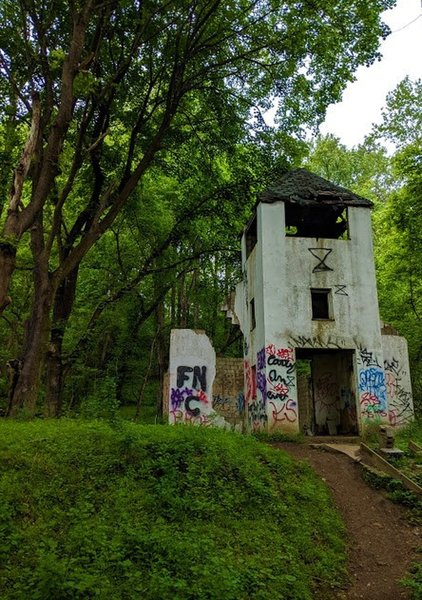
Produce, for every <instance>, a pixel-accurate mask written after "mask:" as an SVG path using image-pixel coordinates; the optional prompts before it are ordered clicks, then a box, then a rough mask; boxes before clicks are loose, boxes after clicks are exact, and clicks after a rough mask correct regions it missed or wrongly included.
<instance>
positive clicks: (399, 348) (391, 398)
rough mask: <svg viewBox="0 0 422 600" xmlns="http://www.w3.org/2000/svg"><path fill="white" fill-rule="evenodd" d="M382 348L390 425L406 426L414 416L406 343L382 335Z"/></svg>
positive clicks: (390, 336) (398, 337)
mask: <svg viewBox="0 0 422 600" xmlns="http://www.w3.org/2000/svg"><path fill="white" fill-rule="evenodd" d="M382 348H383V354H384V372H385V385H386V388H387V398H388V410H389V416H390V423H391V425H398V426H400V425H406V423H408V422H409V421H411V420H412V419H413V416H414V411H413V399H412V383H411V381H410V371H409V356H408V352H407V342H406V340H405V339H404V338H403V337H401V336H398V335H383V336H382Z"/></svg>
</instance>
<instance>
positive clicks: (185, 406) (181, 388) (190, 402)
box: [169, 365, 212, 425]
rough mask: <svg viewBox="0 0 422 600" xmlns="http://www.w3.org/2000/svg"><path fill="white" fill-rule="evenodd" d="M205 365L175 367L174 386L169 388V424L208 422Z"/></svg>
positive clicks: (208, 408)
mask: <svg viewBox="0 0 422 600" xmlns="http://www.w3.org/2000/svg"><path fill="white" fill-rule="evenodd" d="M206 390H207V367H206V366H194V367H189V366H185V365H181V366H179V367H177V372H176V387H174V388H171V390H170V406H169V420H170V423H171V424H176V423H191V424H197V425H207V424H209V423H210V414H207V413H210V409H211V408H212V407H210V405H209V400H208V397H207V394H206Z"/></svg>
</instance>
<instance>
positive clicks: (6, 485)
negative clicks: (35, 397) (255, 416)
mask: <svg viewBox="0 0 422 600" xmlns="http://www.w3.org/2000/svg"><path fill="white" fill-rule="evenodd" d="M0 430H1V435H0V464H1V465H2V478H1V482H0V494H1V498H2V501H1V503H0V507H1V508H0V529H1V537H2V544H1V549H0V552H1V556H0V565H1V566H0V582H1V583H0V586H1V589H2V598H4V599H5V600H6V599H12V598H13V599H21V598H31V599H37V598H39V599H45V598H49V599H54V598H57V599H59V598H60V599H66V598H72V599H74V598H94V597H95V598H110V599H118V598H140V597H141V598H144V599H146V600H147V599H151V600H153V599H154V600H156V599H157V598H160V600H165V599H167V598H168V599H170V598H171V599H183V600H185V599H186V600H187V599H192V600H201V599H210V600H211V599H215V600H217V599H218V600H220V599H221V598H225V599H232V600H241V599H245V600H246V599H249V598H252V599H260V600H265V599H268V600H269V599H275V598H280V599H296V600H306V599H309V600H310V599H311V598H315V597H318V598H321V599H322V598H332V597H333V593H334V590H335V589H336V588H337V587H338V586H339V585H341V583H342V582H343V581H344V546H343V542H342V534H343V526H342V524H341V523H340V521H339V518H338V516H337V515H336V513H335V512H334V511H333V509H332V507H331V504H330V499H329V495H328V492H327V490H326V489H325V487H324V486H323V485H322V483H320V482H319V481H318V480H317V478H316V477H315V475H314V474H313V472H312V471H311V469H310V467H309V466H307V465H305V464H302V463H297V462H295V461H294V460H293V459H291V458H290V457H288V456H287V455H286V454H285V453H283V452H282V451H279V450H274V449H272V448H269V447H267V446H265V445H263V444H260V443H258V442H256V441H255V440H253V439H251V438H249V439H248V438H244V437H241V436H238V435H236V434H229V433H227V432H222V431H216V430H210V429H207V430H203V429H197V428H188V427H180V428H177V427H173V428H170V427H164V426H161V427H152V426H151V427H145V426H143V427H140V426H135V425H131V424H124V425H123V424H121V423H119V424H117V425H116V426H115V427H114V428H113V427H110V426H109V425H106V424H105V423H98V422H79V421H67V420H62V421H61V422H45V421H44V422H31V423H16V422H2V423H0Z"/></svg>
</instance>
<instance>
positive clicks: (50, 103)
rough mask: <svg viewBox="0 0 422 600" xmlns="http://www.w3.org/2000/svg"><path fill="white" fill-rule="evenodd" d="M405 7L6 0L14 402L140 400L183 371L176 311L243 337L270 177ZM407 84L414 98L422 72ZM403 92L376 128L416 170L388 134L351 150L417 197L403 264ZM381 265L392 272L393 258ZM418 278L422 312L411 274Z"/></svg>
mask: <svg viewBox="0 0 422 600" xmlns="http://www.w3.org/2000/svg"><path fill="white" fill-rule="evenodd" d="M393 5H394V2H393V0H377V1H375V2H371V4H370V6H368V3H367V2H366V1H363V0H339V1H337V2H335V3H333V2H332V1H331V0H320V1H318V2H310V1H309V2H308V1H303V2H283V3H278V2H272V1H270V0H230V1H229V2H227V1H225V2H222V1H220V0H214V1H212V2H209V1H205V0H177V1H175V0H169V1H167V2H166V1H163V2H158V3H157V2H150V1H148V0H146V1H142V0H139V1H136V0H112V1H104V0H85V1H83V2H82V1H77V0H73V1H70V2H65V1H63V0H54V1H49V2H46V1H44V0H33V1H31V2H29V1H27V0H18V1H16V0H13V1H12V0H4V1H3V2H2V4H1V6H0V17H1V20H2V23H3V24H4V25H3V27H2V30H1V32H0V48H1V50H0V71H1V75H2V77H1V83H0V138H1V140H2V144H1V149H0V152H1V154H0V160H1V165H2V168H1V173H0V191H1V193H0V198H1V200H0V207H1V209H2V213H1V227H2V233H1V238H0V310H1V312H2V319H1V323H0V335H1V338H2V346H1V348H2V349H1V357H0V358H1V362H2V372H3V375H4V378H3V380H2V388H1V390H0V391H1V394H2V403H3V409H2V410H3V413H4V414H6V413H7V414H10V415H15V414H18V413H20V412H22V411H23V412H25V413H28V414H34V413H35V412H43V411H45V412H46V413H47V414H49V415H59V414H61V413H62V412H63V411H68V410H72V411H81V412H84V411H86V412H88V413H92V414H97V413H98V412H99V411H100V412H101V411H108V410H110V411H113V410H114V409H115V407H116V406H117V405H118V404H119V403H120V404H129V403H131V404H133V405H136V406H137V412H138V414H139V410H140V407H141V403H142V401H143V398H144V397H145V395H147V396H148V394H149V395H150V396H151V397H152V396H154V397H155V394H156V388H155V387H154V385H156V384H151V383H150V382H158V381H160V378H161V376H162V373H163V371H164V369H165V368H166V355H167V340H168V333H169V330H170V328H171V327H172V326H188V327H201V328H204V329H206V330H207V332H208V333H209V334H210V335H211V337H212V338H213V340H214V343H215V346H216V349H217V350H218V351H219V352H223V353H233V354H236V353H239V351H240V337H239V333H238V332H236V331H235V330H233V329H232V328H231V326H230V324H229V323H228V322H227V321H225V320H224V316H223V315H222V314H221V313H220V306H221V304H222V301H223V299H224V296H225V295H226V294H227V293H228V292H229V291H230V290H231V288H232V286H233V284H234V283H235V282H236V280H237V279H238V277H239V266H240V265H239V247H238V238H237V235H238V234H239V233H240V231H241V230H242V228H243V226H244V225H245V223H246V221H247V219H248V215H249V210H250V207H251V206H252V205H253V202H254V199H255V195H256V192H257V191H258V190H260V189H262V188H263V187H264V186H265V185H266V184H267V183H268V182H269V181H271V180H273V179H274V178H275V177H276V176H277V174H278V173H280V172H282V171H284V170H285V169H286V168H288V167H289V166H291V165H298V164H300V162H301V161H302V160H303V158H304V157H305V156H306V154H307V153H308V152H309V149H308V148H307V145H306V144H305V142H304V135H305V131H306V130H309V128H314V127H316V126H317V124H318V123H319V122H320V121H321V120H322V119H323V116H324V112H325V109H326V107H327V106H328V105H329V104H330V103H332V102H335V101H337V100H339V99H340V97H341V93H342V90H343V89H344V87H345V85H346V84H347V82H348V81H350V80H352V79H353V73H354V71H355V70H356V68H357V67H358V66H359V65H361V64H370V63H371V62H373V61H374V60H376V59H377V58H379V55H378V50H377V48H378V44H379V40H380V37H384V36H386V35H388V28H387V27H386V26H385V24H383V23H382V22H381V19H380V15H381V13H382V11H383V10H385V9H386V8H389V7H391V6H393ZM403 86H404V87H403V90H402V92H403V94H404V96H405V97H407V99H408V102H407V104H406V106H410V103H411V102H412V101H413V100H412V97H413V96H412V94H413V93H416V92H417V89H418V88H417V87H415V88H414V87H413V86H412V84H411V82H407V83H404V84H403ZM406 86H407V88H406ZM406 90H407V91H406ZM419 93H420V90H419ZM396 96H397V94H396ZM391 102H393V99H392V100H391ZM397 102H398V104H397ZM397 102H396V106H395V108H394V106H393V104H394V103H390V104H391V105H390V106H389V107H387V113H386V117H385V120H384V127H385V129H384V130H382V131H381V130H380V131H379V132H378V133H377V135H378V136H381V135H383V136H386V135H387V134H388V135H391V136H393V137H394V136H396V138H397V140H396V142H397V144H398V148H399V150H398V153H397V156H396V157H395V158H394V161H395V162H394V164H395V166H394V169H396V170H397V169H398V170H399V171H400V172H401V174H402V176H403V177H402V179H401V180H400V182H399V183H400V185H399V184H398V183H397V181H396V183H394V180H395V178H396V172H395V171H391V178H390V180H388V177H389V175H388V173H389V169H390V164H391V160H390V159H389V158H387V157H386V156H385V154H384V153H383V151H382V150H381V149H380V148H379V146H377V144H378V142H377V141H376V140H375V138H374V139H373V140H372V141H371V142H368V144H369V143H371V144H372V146H371V151H370V152H366V150H360V151H357V153H358V154H359V152H360V155H361V160H360V162H359V160H358V156H356V161H357V162H356V163H354V164H355V165H356V168H357V169H358V168H361V169H362V175H361V177H362V180H365V181H366V183H367V184H368V186H369V185H370V184H372V182H374V185H376V186H378V187H376V189H378V191H379V192H380V193H384V191H385V197H384V198H383V199H381V200H380V202H386V204H385V207H384V208H383V209H382V211H381V212H380V214H382V215H384V214H385V215H387V212H388V210H389V209H388V206H390V204H391V206H393V205H394V206H395V204H394V203H397V205H400V207H401V208H400V214H401V215H402V219H401V220H400V219H398V220H397V222H395V223H396V224H395V230H394V231H396V232H397V235H398V236H399V237H400V240H401V241H400V248H401V249H402V250H400V252H399V253H398V255H397V257H396V258H397V265H401V264H402V263H403V261H405V260H406V256H409V257H410V255H411V254H412V252H413V249H412V244H414V237H413V236H412V235H409V233H408V229H406V228H407V223H408V220H407V221H406V219H408V217H409V214H413V213H412V211H413V210H416V209H417V207H416V208H415V209H413V208H411V202H412V201H411V200H410V198H412V197H413V193H414V189H415V188H414V186H418V185H419V186H420V180H419V182H418V181H417V177H416V176H415V177H413V175H412V173H413V170H412V169H413V168H412V166H411V165H412V160H416V158H415V156H416V154H415V152H416V146H417V144H418V143H419V144H420V138H419V141H418V139H413V138H412V139H410V138H407V137H406V133H405V132H406V131H407V126H406V127H402V130H403V131H402V132H400V127H399V125H400V122H402V120H401V117H400V110H401V108H400V106H404V104H405V102H402V103H401V105H400V101H399V99H398V98H397ZM272 105H275V106H276V107H277V113H276V117H275V125H274V127H271V128H269V127H268V126H267V125H266V123H265V120H264V117H263V114H264V113H265V111H266V110H267V109H268V108H270V107H271V106H272ZM410 114H411V112H410ZM397 115H398V116H397ZM409 118H410V117H409ZM415 118H416V117H415ZM393 122H396V125H393ZM374 135H375V133H374ZM403 136H404V137H403ZM416 137H417V136H416ZM321 143H322V142H320V143H319V144H321ZM319 147H320V146H318V148H319ZM318 148H317V149H315V150H314V151H313V152H311V154H312V155H313V157H314V158H313V159H311V160H314V163H315V161H317V158H315V157H316V156H317V153H318V151H319V150H318ZM350 156H351V155H350ZM419 156H420V155H419ZM371 161H372V162H371ZM387 162H388V165H389V167H388V169H387V168H384V167H385V165H386V164H387ZM359 165H360V167H359ZM391 168H392V169H393V167H391ZM371 169H372V170H373V173H374V174H373V176H372V175H371V176H370V175H369V174H368V176H367V177H366V175H365V173H370V172H371ZM315 170H318V169H317V168H316V167H315ZM352 177H357V175H355V176H352ZM365 177H366V179H365ZM330 178H332V179H334V180H336V177H335V176H334V175H333V176H330ZM339 182H341V183H344V184H345V185H347V186H348V187H351V189H356V186H355V183H356V181H354V180H351V181H350V183H347V182H346V181H344V180H343V179H341V181H340V179H339ZM391 182H393V183H391ZM412 186H413V187H412ZM374 189H375V188H374ZM371 193H372V192H371V191H370V190H369V189H368V191H365V193H364V195H367V196H369V197H371V196H370V194H371ZM391 194H398V195H397V196H394V198H396V200H394V199H393V196H391ZM387 196H388V198H389V200H388V201H387ZM390 198H391V199H390ZM406 198H407V200H406ZM388 202H390V204H388ZM409 203H410V204H409ZM383 206H384V205H383ZM392 210H393V209H392ZM409 210H410V211H411V212H410V213H409ZM383 211H384V212H383ZM396 214H397V215H398V213H397V211H396V209H395V208H394V215H396ZM385 218H387V217H385ZM380 219H381V217H380ZM381 221H382V222H383V223H385V222H386V221H385V220H384V221H383V220H382V219H381ZM412 222H413V221H412ZM380 228H381V225H380ZM379 231H381V229H379ZM391 231H392V230H391ZM391 231H390V230H389V231H388V235H392V233H391ZM383 239H384V238H383ZM402 251H403V252H402ZM401 252H402V253H401ZM406 252H407V253H408V254H406ZM413 256H415V255H414V254H412V257H413ZM409 260H413V261H414V262H413V263H412V265H413V266H412V267H411V265H410V263H409V264H408V267H409V269H413V268H416V263H415V261H416V259H415V258H409ZM379 264H380V265H381V267H382V264H383V261H382V258H381V259H380V261H379ZM394 264H396V263H394ZM384 265H385V269H386V270H385V280H386V281H387V280H388V281H389V280H391V279H394V272H395V271H394V269H395V268H396V267H394V266H393V262H390V261H388V260H384ZM398 268H401V267H399V266H397V269H398ZM388 269H390V271H388ZM400 272H401V273H402V274H403V281H404V280H405V276H404V271H400ZM412 272H413V271H412ZM388 278H390V279H388ZM394 281H396V280H395V279H394ZM406 282H407V283H406V284H405V283H403V285H408V286H409V285H410V282H411V287H412V294H413V295H412V302H414V305H415V309H414V310H413V313H414V314H415V315H416V313H418V314H420V308H418V306H417V305H416V304H415V303H416V302H417V300H416V299H415V298H416V296H417V289H416V288H415V285H416V284H415V281H414V276H413V275H412V276H411V278H410V279H409V278H407V279H406ZM388 285H389V284H388ZM398 295H401V292H399V291H398ZM409 306H410V305H409ZM418 311H419V312H418ZM393 316H394V315H393ZM386 318H387V319H390V315H386ZM415 318H416V317H415ZM391 320H394V319H391ZM403 333H406V332H405V331H403ZM419 339H420V338H419ZM6 365H7V367H6ZM157 385H158V384H157ZM157 397H159V393H158V394H157ZM158 408H159V407H158Z"/></svg>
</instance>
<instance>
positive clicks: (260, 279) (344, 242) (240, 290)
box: [235, 201, 412, 434]
mask: <svg viewBox="0 0 422 600" xmlns="http://www.w3.org/2000/svg"><path fill="white" fill-rule="evenodd" d="M255 218H256V243H255V242H254V243H255V246H254V247H253V248H252V245H253V244H251V243H250V238H249V239H248V232H245V235H244V236H243V239H242V265H243V282H242V283H241V284H239V286H238V287H237V290H236V292H237V297H236V302H235V310H236V313H237V315H238V318H239V322H240V324H241V328H242V331H243V334H244V336H245V352H244V356H245V403H246V407H247V415H248V419H247V420H248V425H249V429H251V430H255V429H265V430H268V431H273V430H275V429H281V430H282V431H285V432H298V431H299V430H303V424H301V423H300V422H299V412H302V414H304V411H302V410H301V411H299V397H298V384H297V379H296V363H297V358H298V357H297V355H298V353H299V354H300V355H303V354H304V352H308V354H309V353H313V355H312V356H313V358H312V360H313V361H314V363H315V364H314V366H317V365H316V362H317V361H318V360H320V362H321V365H323V364H324V361H325V366H324V367H322V366H321V369H319V371H320V372H319V376H317V375H316V376H315V379H314V393H316V396H318V397H314V402H315V413H316V421H317V422H316V424H315V425H316V426H317V429H318V427H319V428H320V429H322V428H323V429H325V430H326V431H325V433H329V434H334V433H337V434H339V433H348V432H349V433H359V432H360V431H361V430H362V428H363V427H364V426H365V425H366V424H367V423H371V422H374V421H376V422H378V423H389V422H393V421H394V420H396V421H397V422H399V420H400V418H399V417H397V415H399V413H400V415H403V418H406V419H407V418H408V415H411V414H412V408H411V404H410V401H409V396H408V393H409V392H408V389H409V385H408V381H407V379H406V377H407V373H408V368H407V367H406V366H405V362H406V361H405V358H400V361H401V362H400V365H403V366H402V371H401V373H402V377H401V379H400V382H399V383H400V385H401V386H402V389H401V390H400V392H399V393H397V388H395V390H396V394H395V396H394V398H393V396H391V394H390V395H389V393H388V389H387V383H388V382H387V381H386V376H385V374H384V359H385V356H384V351H385V352H387V350H385V349H386V348H387V347H388V348H389V346H388V344H389V343H390V342H388V340H386V342H385V343H384V344H383V339H382V336H381V331H380V320H379V315H378V298H377V289H376V280H375V267H374V258H373V248H372V231H371V218H370V211H369V209H368V208H367V207H364V206H349V207H348V226H349V234H350V236H349V237H350V239H322V238H316V237H291V236H288V235H286V227H285V223H286V220H285V204H284V202H282V201H278V202H277V201H275V202H273V203H271V204H265V203H262V202H261V203H260V204H258V206H257V208H256V215H255ZM253 230H254V231H255V227H254V228H253ZM312 290H327V299H328V300H327V301H328V306H329V318H326V319H316V318H313V313H312V301H311V297H312V294H311V291H312ZM383 337H385V338H387V337H390V336H383ZM324 350H326V351H327V352H326V354H325V358H321V359H319V358H316V357H317V353H321V352H323V351H324ZM334 353H337V355H336V356H334ZM394 353H395V354H394ZM396 355H397V356H399V355H400V357H404V355H405V350H404V348H402V349H401V350H400V349H399V348H398V346H397V345H395V346H394V352H393V351H390V350H388V356H389V357H390V358H389V360H390V362H391V357H392V358H396ZM330 361H331V362H330ZM329 363H330V364H329ZM348 363H350V364H348ZM315 372H316V373H317V372H318V368H316V369H315ZM390 381H392V375H391V376H390ZM396 381H397V378H396ZM315 384H316V385H315ZM393 385H394V384H393ZM389 401H391V402H392V409H391V410H390V407H389ZM400 403H401V404H400ZM399 404H400V406H398V405H399ZM317 433H322V431H317Z"/></svg>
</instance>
